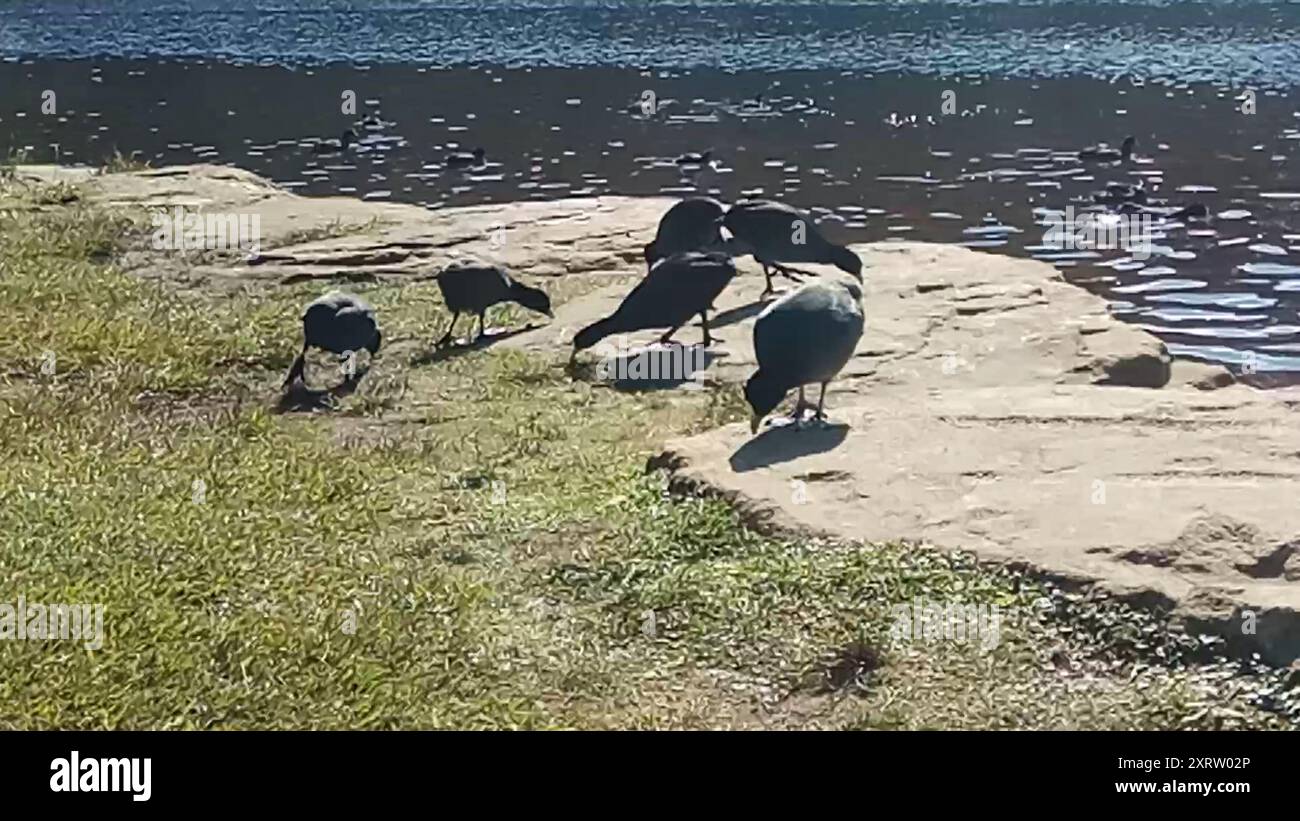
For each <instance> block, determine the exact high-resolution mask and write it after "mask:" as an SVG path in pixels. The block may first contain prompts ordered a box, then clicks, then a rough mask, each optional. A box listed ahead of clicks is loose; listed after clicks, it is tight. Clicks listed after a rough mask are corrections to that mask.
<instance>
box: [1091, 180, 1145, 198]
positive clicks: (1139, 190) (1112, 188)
mask: <svg viewBox="0 0 1300 821" xmlns="http://www.w3.org/2000/svg"><path fill="white" fill-rule="evenodd" d="M1092 201H1093V202H1097V203H1108V204H1115V203H1124V202H1131V203H1139V204H1141V203H1145V202H1146V201H1147V190H1146V183H1145V182H1143V181H1142V180H1139V181H1138V182H1137V184H1136V185H1131V184H1129V183H1126V182H1109V183H1106V190H1105V191H1098V192H1096V193H1094V194H1093V195H1092Z"/></svg>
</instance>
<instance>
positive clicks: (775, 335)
mask: <svg viewBox="0 0 1300 821" xmlns="http://www.w3.org/2000/svg"><path fill="white" fill-rule="evenodd" d="M862 327H863V318H862V287H861V286H860V285H859V284H858V283H856V282H848V281H846V280H842V279H839V280H834V281H830V282H827V281H823V280H819V281H816V282H809V283H807V284H806V285H803V286H801V287H800V288H799V289H798V290H796V291H794V292H792V293H789V294H786V295H785V296H783V297H781V298H780V299H778V300H777V301H776V302H773V303H772V304H771V305H769V306H767V308H766V310H764V311H763V313H761V314H759V315H758V320H757V321H756V322H755V323H754V355H755V357H756V358H757V359H758V371H757V372H756V373H755V374H754V375H753V376H751V377H750V378H749V381H748V382H746V383H745V400H746V401H747V402H749V406H750V408H752V409H753V416H752V418H751V420H750V426H749V427H750V431H751V432H753V433H757V432H758V426H759V424H761V423H762V421H763V417H764V416H767V415H768V414H769V413H771V412H772V410H773V409H774V408H776V406H777V405H778V404H780V403H781V400H782V399H784V398H785V395H786V394H787V393H789V392H790V390H791V389H792V388H798V389H799V402H798V404H796V405H795V409H794V413H793V414H791V418H793V419H794V420H795V421H796V423H797V422H798V421H799V420H800V419H801V418H802V414H803V411H804V409H805V408H808V407H811V406H810V405H808V403H807V402H805V401H804V393H803V391H804V388H803V386H804V385H808V384H811V383H814V382H820V383H821V386H822V392H821V397H820V398H819V399H818V401H817V414H816V417H815V418H817V419H821V420H824V419H825V418H826V411H825V405H826V384H827V383H828V382H830V381H831V380H832V379H834V378H835V377H836V375H838V374H839V372H840V370H841V369H843V367H844V365H845V364H846V363H847V362H848V361H849V359H850V357H852V356H853V350H854V348H856V347H857V344H858V340H859V339H861V338H862Z"/></svg>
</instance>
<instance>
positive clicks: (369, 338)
mask: <svg viewBox="0 0 1300 821" xmlns="http://www.w3.org/2000/svg"><path fill="white" fill-rule="evenodd" d="M302 337H303V339H302V351H300V352H299V353H298V357H297V358H296V359H294V360H293V364H292V365H290V366H289V373H288V375H287V376H285V378H284V387H288V386H289V385H290V384H291V383H292V382H293V381H294V380H295V379H301V378H303V373H304V371H305V370H306V367H307V349H308V348H320V349H321V350H324V351H329V352H330V353H333V354H338V356H339V358H340V361H344V362H345V361H347V359H348V358H349V356H351V355H353V354H356V353H359V352H360V351H361V350H362V349H364V350H367V351H370V354H371V356H374V355H375V354H376V353H378V352H379V343H380V341H381V339H382V334H380V332H379V325H378V324H377V323H376V322H375V309H374V308H372V307H370V303H368V302H366V301H365V300H364V299H362V298H361V297H359V296H354V295H353V294H348V293H344V292H343V291H330V292H329V293H328V294H326V295H325V296H322V297H320V298H318V299H315V300H313V301H312V302H311V303H309V304H308V305H307V308H306V309H305V310H304V311H303V312H302Z"/></svg>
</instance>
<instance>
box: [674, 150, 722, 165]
mask: <svg viewBox="0 0 1300 821" xmlns="http://www.w3.org/2000/svg"><path fill="white" fill-rule="evenodd" d="M712 159H713V149H712V148H710V149H709V150H708V151H703V152H700V151H688V152H686V153H685V154H683V155H681V156H680V157H678V158H677V160H676V163H677V164H678V165H704V164H705V163H707V162H709V161H710V160H712Z"/></svg>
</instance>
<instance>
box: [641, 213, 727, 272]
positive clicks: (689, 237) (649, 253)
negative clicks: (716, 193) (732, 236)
mask: <svg viewBox="0 0 1300 821" xmlns="http://www.w3.org/2000/svg"><path fill="white" fill-rule="evenodd" d="M726 213H727V207H726V206H725V205H723V204H722V203H720V202H718V201H717V200H715V199H713V198H712V197H690V198H689V199H684V200H682V201H681V202H678V203H676V204H675V205H673V207H672V208H669V209H668V210H667V211H666V212H664V215H663V217H661V218H660V220H659V229H658V230H657V231H656V232H655V238H654V241H652V242H650V243H649V244H647V245H646V246H645V262H646V267H647V270H648V269H649V268H652V267H654V264H655V263H656V262H658V261H659V260H661V259H663V258H665V257H670V256H672V255H673V254H680V253H683V252H686V251H706V250H708V249H710V248H720V247H721V246H722V218H723V216H724V215H725V214H726Z"/></svg>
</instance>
